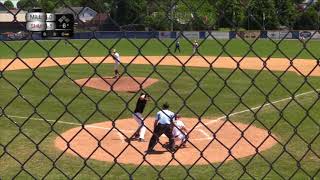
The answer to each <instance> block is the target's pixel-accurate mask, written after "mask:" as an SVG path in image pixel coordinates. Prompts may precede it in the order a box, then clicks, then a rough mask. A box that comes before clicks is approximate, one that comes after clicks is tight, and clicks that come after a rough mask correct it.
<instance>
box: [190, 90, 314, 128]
mask: <svg viewBox="0 0 320 180" xmlns="http://www.w3.org/2000/svg"><path fill="white" fill-rule="evenodd" d="M318 91H320V89H316V90H312V91H308V92H304V93H301V94H297V95H295V96H293V97H292V96H290V97H287V98H283V99H280V100H277V101H272V102H270V103H266V104H263V105H260V106H256V107H252V108H249V109H245V110H242V111H238V112H234V113H231V114H229V115H228V117H231V116H235V115H239V114H243V113H246V112H251V111H254V110H256V109H260V108H263V107H266V106H270V105H274V104H277V103H280V102H283V101H287V100H291V99H294V98H297V97H300V96H304V95H307V94H312V93H318ZM226 118H227V116H226V115H224V116H221V117H218V118H217V119H214V120H211V121H209V122H207V123H204V124H205V125H209V124H212V123H215V122H217V121H220V120H223V119H226ZM202 126H203V125H199V126H198V127H196V128H200V127H202Z"/></svg>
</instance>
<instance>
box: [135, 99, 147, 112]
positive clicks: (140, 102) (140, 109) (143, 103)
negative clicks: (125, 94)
mask: <svg viewBox="0 0 320 180" xmlns="http://www.w3.org/2000/svg"><path fill="white" fill-rule="evenodd" d="M146 103H147V99H143V98H139V99H138V101H137V104H136V109H135V110H134V112H135V113H143V110H144V107H145V106H146Z"/></svg>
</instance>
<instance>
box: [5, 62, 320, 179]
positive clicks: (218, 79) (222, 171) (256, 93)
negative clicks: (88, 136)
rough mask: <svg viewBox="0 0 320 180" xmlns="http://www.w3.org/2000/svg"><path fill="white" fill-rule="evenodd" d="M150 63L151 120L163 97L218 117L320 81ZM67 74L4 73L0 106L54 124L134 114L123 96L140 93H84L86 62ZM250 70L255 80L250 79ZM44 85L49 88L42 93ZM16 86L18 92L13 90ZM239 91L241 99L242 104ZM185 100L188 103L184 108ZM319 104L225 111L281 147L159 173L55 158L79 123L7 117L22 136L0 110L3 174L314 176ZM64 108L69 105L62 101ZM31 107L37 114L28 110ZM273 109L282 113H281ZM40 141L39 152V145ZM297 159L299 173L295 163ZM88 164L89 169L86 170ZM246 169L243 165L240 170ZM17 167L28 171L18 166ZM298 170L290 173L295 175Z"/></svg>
mask: <svg viewBox="0 0 320 180" xmlns="http://www.w3.org/2000/svg"><path fill="white" fill-rule="evenodd" d="M112 67H113V66H112V65H108V64H103V65H101V66H99V67H98V68H97V71H96V72H97V73H98V74H99V75H101V76H110V75H112V74H111V72H110V71H107V70H106V69H111V68H112ZM153 69H154V67H152V66H149V65H129V66H128V67H127V71H126V72H127V73H129V74H130V75H134V76H148V75H149V74H151V73H152V72H153ZM156 69H157V72H158V73H159V74H161V76H160V75H159V74H157V73H152V75H151V77H153V78H158V79H159V80H160V81H159V82H158V83H157V84H156V85H154V86H151V87H149V88H148V89H146V90H147V91H148V93H150V94H151V95H152V98H153V99H154V100H153V101H151V102H149V103H148V105H147V107H146V111H145V113H144V114H149V113H150V117H153V116H154V115H155V112H156V111H157V110H158V109H154V108H155V107H157V105H159V106H160V105H161V103H163V102H164V101H168V102H169V103H170V104H171V107H172V108H171V109H172V110H173V111H180V113H181V114H182V115H183V116H187V117H196V116H197V115H201V116H203V117H205V118H211V119H214V118H217V117H221V116H223V112H224V113H227V114H230V113H234V112H238V111H241V110H245V109H248V107H255V106H259V105H261V104H263V103H266V97H265V94H268V95H269V99H268V100H269V101H277V100H281V99H284V98H286V97H289V96H290V93H289V92H292V93H293V92H294V93H296V94H300V93H304V92H309V91H312V90H314V89H313V88H320V81H319V79H318V77H308V78H306V80H307V81H308V84H304V83H303V82H304V80H305V78H303V77H301V76H297V75H296V74H295V73H291V72H287V73H284V74H282V73H280V72H275V73H274V75H273V74H271V73H270V72H268V71H263V72H258V71H245V72H246V74H245V73H244V72H242V71H239V70H236V71H234V72H233V71H232V70H226V69H214V71H213V70H208V69H207V68H191V67H185V69H182V68H181V67H171V66H157V67H156ZM63 72H64V71H63V70H62V69H61V68H59V67H50V68H41V69H37V70H36V71H35V72H34V75H35V76H34V77H32V76H33V74H32V72H30V71H28V70H19V71H5V72H3V74H2V75H3V76H2V78H1V79H0V83H1V88H0V94H1V96H0V106H1V107H2V108H3V109H4V112H5V114H6V115H11V116H22V117H30V116H31V117H33V118H39V115H41V117H43V118H46V119H52V120H55V119H59V121H65V122H73V123H79V121H80V122H85V121H87V122H86V123H94V122H102V121H107V120H112V119H118V118H127V117H131V112H130V111H129V110H128V109H127V108H126V102H129V106H128V107H129V109H130V110H133V108H134V105H135V102H136V98H137V96H136V95H135V94H129V93H118V94H116V93H106V92H102V91H99V90H95V89H90V88H83V90H82V93H81V91H80V88H79V87H78V86H77V85H75V84H74V83H73V82H72V81H71V80H70V79H69V78H71V79H73V80H75V79H80V78H86V77H89V76H91V75H94V72H95V71H94V70H93V69H92V68H91V67H89V66H88V65H71V66H70V67H69V68H67V69H66V71H65V72H66V73H67V74H68V77H67V76H64V74H63ZM106 73H109V74H106ZM206 73H207V74H206ZM191 76H192V78H191ZM35 77H36V78H35ZM61 77H62V78H61ZM249 77H252V78H253V77H255V81H252V80H251V79H250V78H249ZM60 78H61V79H60ZM7 81H10V83H8V82H7ZM196 81H200V83H199V85H200V88H197V82H196ZM224 81H226V83H224ZM252 82H254V85H252ZM278 82H281V84H278ZM168 83H171V87H172V88H173V90H174V91H173V90H168ZM310 86H312V87H313V88H311V87H310ZM49 87H51V88H52V92H51V94H50V93H49V91H48V88H49ZM17 89H18V90H19V93H20V94H21V96H17V94H18V91H17ZM231 89H232V90H231ZM288 91H289V92H288ZM84 94H85V95H84ZM240 95H241V96H242V97H243V98H242V99H241V102H240V99H239V96H240ZM75 97H76V99H74V98H75ZM58 99H59V100H58ZM183 99H184V100H185V103H186V105H183V104H184V103H183ZM155 101H159V103H158V104H157V103H155ZM318 101H319V99H318V96H317V94H316V93H309V94H306V95H304V96H299V97H297V98H296V99H295V101H289V100H287V101H281V102H278V103H276V104H274V106H266V107H264V108H262V109H260V110H259V111H258V112H257V113H256V115H255V116H254V115H253V113H251V112H246V113H242V114H239V115H236V116H232V117H231V118H230V120H231V121H234V122H242V123H252V124H253V125H255V126H257V127H260V128H268V129H270V132H272V133H273V134H275V135H276V136H277V137H278V141H279V142H280V143H281V144H282V145H284V147H285V148H283V146H281V145H279V144H278V145H276V146H274V147H272V148H271V149H270V150H267V151H265V152H263V153H262V154H261V155H256V156H252V157H247V158H242V159H238V160H237V161H229V162H227V163H214V164H212V165H201V166H200V165H199V166H198V165H195V166H185V167H181V166H172V167H167V168H165V169H163V168H164V167H163V166H157V167H156V168H157V170H158V171H161V173H160V174H158V171H157V170H155V169H153V168H151V167H149V166H141V167H139V168H138V167H137V166H136V165H123V164H122V165H121V166H119V165H114V166H113V164H112V163H106V162H101V161H96V160H88V161H86V162H84V161H83V160H82V159H81V158H78V157H75V156H72V155H69V154H63V155H61V154H62V152H61V151H60V150H57V149H56V148H55V147H54V145H53V141H54V139H55V138H56V137H57V134H59V133H62V132H64V131H66V130H68V129H70V128H72V127H75V126H73V125H67V124H62V123H59V122H57V123H54V124H53V122H45V121H44V120H43V121H39V120H33V119H30V120H28V121H26V118H22V119H20V118H11V119H12V120H14V121H16V122H17V124H18V125H19V126H20V131H21V133H19V128H18V127H17V126H16V125H15V124H14V123H12V122H11V121H10V120H9V119H8V118H6V117H4V116H2V117H0V144H1V146H0V164H1V165H0V177H1V179H12V178H13V177H14V176H15V175H16V174H18V175H17V179H30V178H31V176H30V175H29V174H28V173H27V172H26V171H28V172H29V173H31V174H32V175H33V176H34V177H35V178H37V179H40V178H43V177H44V175H45V174H47V173H48V172H50V173H49V174H48V176H47V177H46V178H47V179H63V178H65V176H68V177H69V178H71V177H76V178H77V179H98V178H99V176H104V175H105V174H106V176H105V178H106V179H128V174H127V173H132V174H133V175H132V178H133V179H145V178H146V177H148V179H156V178H159V177H161V178H164V179H183V178H188V179H190V178H191V177H192V178H194V179H209V178H211V177H214V179H222V178H221V177H224V178H226V179H236V178H240V177H241V178H242V179H249V178H256V179H262V178H267V179H281V178H289V177H292V178H293V179H307V178H309V176H314V177H315V179H319V178H320V174H319V163H320V160H319V155H320V137H319V124H320V114H319V110H320V104H319V103H318ZM289 102H290V103H289ZM95 103H96V104H97V106H96V105H95ZM243 103H245V104H246V106H248V107H246V106H244V105H243ZM31 104H32V105H33V106H35V107H36V108H33V107H32V106H31ZM66 105H67V108H65V106H66ZM35 110H36V112H37V114H35V113H34V112H35ZM66 110H67V111H68V112H66ZM97 110H99V111H97ZM306 110H307V111H308V115H307V114H306ZM222 111H223V112H222ZM255 111H257V110H255ZM279 111H281V112H282V113H281V114H282V117H280V113H279ZM102 114H105V115H107V116H108V117H105V116H103V115H102ZM77 119H78V120H79V121H78V120H77ZM296 133H297V134H296ZM32 141H33V142H32ZM7 144H9V145H7ZM35 144H38V146H36V145H35ZM308 144H310V146H308ZM4 145H7V146H4ZM37 147H38V149H39V150H41V152H43V153H44V154H45V155H44V154H42V153H41V152H39V151H37ZM4 148H5V151H6V152H7V153H9V154H10V156H9V155H8V154H7V153H5V154H4ZM308 148H311V149H312V150H311V149H308ZM13 157H14V158H15V159H14V158H13ZM50 159H51V160H50ZM17 161H19V162H20V163H18V162H17ZM53 161H54V162H55V163H53ZM298 161H299V162H300V164H299V166H300V168H301V169H303V170H299V169H297V162H298ZM85 164H87V165H88V166H89V168H88V167H84V166H85ZM270 164H272V169H270ZM243 166H246V169H245V171H244V169H243ZM21 167H23V169H25V170H26V171H21ZM91 168H92V169H95V171H97V173H98V175H99V176H98V175H97V174H95V173H94V172H93V171H92V170H90V169H91ZM60 171H62V172H63V173H64V175H63V173H62V172H60ZM294 173H296V174H295V175H293V174H294ZM308 175H309V176H308ZM188 176H189V177H188Z"/></svg>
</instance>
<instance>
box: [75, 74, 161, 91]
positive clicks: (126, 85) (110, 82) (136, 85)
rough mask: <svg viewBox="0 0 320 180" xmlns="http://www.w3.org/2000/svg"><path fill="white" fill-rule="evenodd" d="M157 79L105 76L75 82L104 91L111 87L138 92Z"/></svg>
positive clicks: (117, 89) (116, 89)
mask: <svg viewBox="0 0 320 180" xmlns="http://www.w3.org/2000/svg"><path fill="white" fill-rule="evenodd" d="M157 81H158V80H157V79H152V78H148V79H146V78H144V77H129V76H126V77H123V76H120V77H119V78H117V79H116V78H112V77H103V79H102V78H100V77H98V78H90V79H88V78H85V79H78V80H76V81H75V82H76V83H77V84H79V85H80V86H86V87H90V88H94V89H99V90H102V91H110V90H111V89H112V90H114V91H118V92H138V91H139V90H141V89H144V88H147V87H149V86H151V85H152V84H154V83H156V82H157Z"/></svg>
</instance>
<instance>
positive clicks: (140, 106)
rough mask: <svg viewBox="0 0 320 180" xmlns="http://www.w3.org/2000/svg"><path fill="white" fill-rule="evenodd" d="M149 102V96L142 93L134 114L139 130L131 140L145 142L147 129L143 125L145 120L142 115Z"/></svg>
mask: <svg viewBox="0 0 320 180" xmlns="http://www.w3.org/2000/svg"><path fill="white" fill-rule="evenodd" d="M148 100H149V96H148V95H147V94H145V93H141V95H140V97H139V99H138V101H137V104H136V108H135V110H134V113H133V119H134V120H136V121H137V123H138V129H137V130H136V132H135V133H134V134H133V137H132V139H131V140H138V141H139V142H144V135H145V134H146V130H147V128H146V126H145V125H144V123H143V121H144V118H143V116H142V113H143V110H144V108H145V106H146V104H147V101H148Z"/></svg>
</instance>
